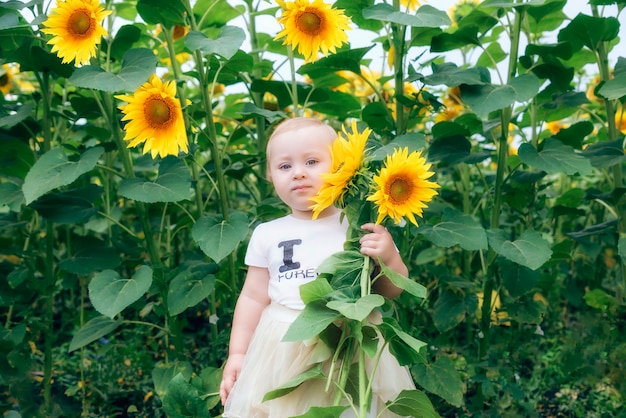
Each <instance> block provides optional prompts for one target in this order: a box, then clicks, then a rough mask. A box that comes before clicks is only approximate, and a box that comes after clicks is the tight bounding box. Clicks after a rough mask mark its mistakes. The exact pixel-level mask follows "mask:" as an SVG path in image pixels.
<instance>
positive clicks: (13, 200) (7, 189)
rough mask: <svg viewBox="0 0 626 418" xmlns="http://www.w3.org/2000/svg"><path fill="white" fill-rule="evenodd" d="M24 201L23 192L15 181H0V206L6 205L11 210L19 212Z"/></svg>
mask: <svg viewBox="0 0 626 418" xmlns="http://www.w3.org/2000/svg"><path fill="white" fill-rule="evenodd" d="M23 203H24V193H22V189H21V188H20V186H18V185H17V184H15V183H11V182H8V181H7V182H6V183H0V207H2V206H7V207H8V208H9V209H11V210H12V211H13V212H19V211H20V209H21V208H22V204H23Z"/></svg>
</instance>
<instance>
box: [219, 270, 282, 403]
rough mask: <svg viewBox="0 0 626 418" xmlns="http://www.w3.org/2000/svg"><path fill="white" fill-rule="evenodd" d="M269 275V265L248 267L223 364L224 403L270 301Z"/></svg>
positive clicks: (221, 392) (222, 387)
mask: <svg viewBox="0 0 626 418" xmlns="http://www.w3.org/2000/svg"><path fill="white" fill-rule="evenodd" d="M269 279H270V277H269V272H268V270H267V268H264V267H253V266H250V267H249V268H248V273H247V275H246V280H245V282H244V284H243V288H242V289H241V294H240V295H239V299H237V305H235V314H234V315H233V326H232V329H231V332H230V344H229V349H228V360H227V361H226V365H225V366H224V373H223V376H222V382H221V384H220V397H221V399H222V405H224V404H225V403H226V398H228V394H229V393H230V391H231V389H232V388H233V385H234V384H235V381H236V380H237V378H238V377H239V372H240V371H241V365H242V364H243V359H244V357H245V356H246V352H247V351H248V345H249V344H250V339H251V338H252V334H253V333H254V330H255V329H256V326H257V324H258V323H259V319H260V317H261V312H263V309H265V307H266V306H267V305H269V303H270V298H269V296H268V294H267V287H268V283H269Z"/></svg>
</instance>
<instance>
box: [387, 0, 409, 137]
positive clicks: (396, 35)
mask: <svg viewBox="0 0 626 418" xmlns="http://www.w3.org/2000/svg"><path fill="white" fill-rule="evenodd" d="M396 3H399V2H398V0H394V6H396V8H398V7H399V5H396ZM405 31H406V26H403V25H399V24H397V23H392V24H391V32H392V41H393V71H394V86H395V98H394V99H395V106H396V135H402V134H404V133H405V131H406V126H407V123H406V121H405V120H404V104H403V103H402V101H401V100H399V98H400V97H402V96H403V95H404V42H405V41H404V37H405Z"/></svg>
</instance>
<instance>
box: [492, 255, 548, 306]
mask: <svg viewBox="0 0 626 418" xmlns="http://www.w3.org/2000/svg"><path fill="white" fill-rule="evenodd" d="M498 264H499V267H500V276H501V277H502V285H503V286H504V288H505V289H506V290H507V291H508V292H509V295H511V296H512V297H514V298H518V297H520V296H523V295H525V294H526V293H528V292H530V291H531V290H533V289H534V287H535V286H536V285H537V283H538V282H539V277H540V272H539V271H537V270H531V269H529V268H528V267H524V266H521V265H519V264H517V263H513V262H512V261H510V260H507V259H502V261H499V262H498Z"/></svg>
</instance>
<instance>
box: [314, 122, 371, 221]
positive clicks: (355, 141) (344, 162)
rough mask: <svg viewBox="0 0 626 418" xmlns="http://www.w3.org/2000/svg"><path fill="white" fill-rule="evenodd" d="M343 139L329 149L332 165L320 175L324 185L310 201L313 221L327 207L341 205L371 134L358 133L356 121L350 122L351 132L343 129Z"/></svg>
mask: <svg viewBox="0 0 626 418" xmlns="http://www.w3.org/2000/svg"><path fill="white" fill-rule="evenodd" d="M342 130H343V135H344V136H345V138H343V137H342V136H341V135H339V136H338V137H337V139H335V141H334V142H333V145H332V148H331V155H332V164H331V169H330V172H329V173H328V174H322V179H323V180H324V185H323V186H322V188H321V189H320V191H319V192H318V193H317V195H316V196H315V197H313V198H312V199H311V201H312V202H313V203H314V205H312V206H311V209H313V219H316V218H317V216H318V215H319V214H320V213H321V212H322V211H323V210H324V209H326V208H327V207H330V206H331V205H332V204H334V203H335V202H338V203H339V205H340V206H341V205H343V197H344V196H345V194H346V192H347V191H348V189H349V188H350V186H351V185H353V183H354V180H355V175H356V174H357V173H358V172H359V170H360V169H361V167H363V163H364V160H365V144H366V143H367V138H368V137H369V135H370V133H371V132H372V130H371V129H369V128H366V129H364V130H363V132H361V133H359V131H358V130H357V126H356V120H353V121H352V132H351V133H348V132H346V127H345V126H344V127H343V129H342Z"/></svg>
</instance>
